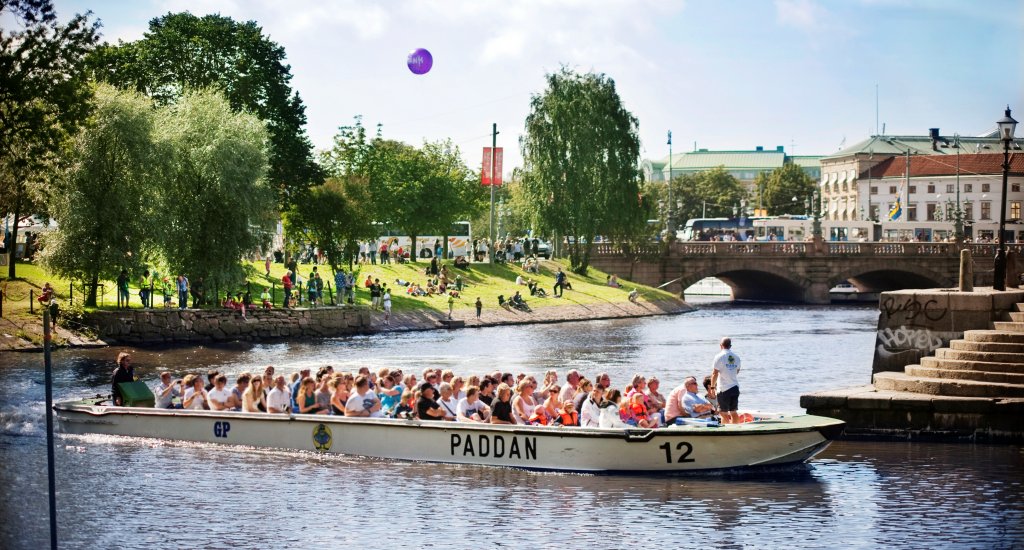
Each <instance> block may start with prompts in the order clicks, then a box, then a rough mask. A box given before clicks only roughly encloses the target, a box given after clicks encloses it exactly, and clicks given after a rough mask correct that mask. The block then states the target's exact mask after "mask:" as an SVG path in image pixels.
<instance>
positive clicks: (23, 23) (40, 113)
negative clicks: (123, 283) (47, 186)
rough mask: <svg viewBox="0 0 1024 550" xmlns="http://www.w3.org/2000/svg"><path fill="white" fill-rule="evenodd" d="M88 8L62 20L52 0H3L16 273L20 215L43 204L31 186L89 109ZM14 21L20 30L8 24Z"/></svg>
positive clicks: (3, 96) (2, 133)
mask: <svg viewBox="0 0 1024 550" xmlns="http://www.w3.org/2000/svg"><path fill="white" fill-rule="evenodd" d="M89 15H90V14H89V13H87V14H85V15H76V16H74V17H72V18H71V20H70V21H69V22H68V23H67V24H64V25H62V24H60V23H58V22H57V14H56V13H55V12H54V10H53V4H52V3H51V2H50V1H49V0H7V1H3V2H0V18H2V19H3V20H4V25H3V26H2V27H0V213H3V214H4V215H7V214H13V215H14V224H13V227H12V229H11V234H10V236H9V237H8V238H9V243H10V248H9V253H10V259H9V264H8V266H9V267H8V276H9V277H11V278H14V277H15V274H16V273H15V250H16V249H17V246H15V243H16V242H17V238H18V224H19V221H20V218H21V216H22V215H24V214H26V213H34V212H35V211H36V210H38V209H40V206H45V205H38V204H36V202H35V201H34V196H33V194H32V193H31V192H30V190H31V187H30V186H31V185H32V184H33V183H39V182H41V181H42V180H45V178H46V176H47V172H48V170H49V168H50V167H51V166H52V165H53V163H54V161H55V159H56V157H57V156H58V154H59V152H60V151H61V149H62V148H63V147H65V146H66V143H67V141H68V140H69V139H70V136H72V135H74V134H75V131H76V130H77V128H78V126H79V125H80V124H82V122H83V121H84V120H85V119H86V118H87V117H88V115H89V112H90V108H91V103H90V99H91V94H92V88H91V87H90V86H88V85H87V82H86V71H85V55H86V53H87V52H88V51H89V50H90V48H92V47H93V46H94V45H95V43H96V41H97V40H98V37H97V29H98V26H99V25H98V24H97V23H89V21H88V17H89ZM11 22H13V23H14V24H13V25H12V24H10V23H11ZM15 26H20V27H21V30H15V31H10V30H9V29H11V28H13V27H15Z"/></svg>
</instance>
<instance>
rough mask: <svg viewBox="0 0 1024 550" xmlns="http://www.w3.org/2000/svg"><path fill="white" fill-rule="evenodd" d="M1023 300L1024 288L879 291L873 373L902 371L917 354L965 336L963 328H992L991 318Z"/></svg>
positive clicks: (1002, 315) (1003, 317)
mask: <svg viewBox="0 0 1024 550" xmlns="http://www.w3.org/2000/svg"><path fill="white" fill-rule="evenodd" d="M1018 302H1024V291H1020V290H1008V291H1005V292H1000V291H993V290H992V289H991V288H987V289H986V288H979V289H976V290H975V291H974V292H957V291H956V290H948V289H921V290H898V291H894V292H883V293H882V296H881V298H880V299H879V301H878V309H879V315H878V331H877V333H876V336H875V354H874V361H873V362H872V365H871V372H872V374H875V373H878V372H885V371H895V372H902V371H903V367H905V366H907V365H913V364H917V363H920V361H921V358H922V357H925V356H928V355H932V354H933V353H934V352H935V350H937V349H939V348H944V347H948V346H949V342H950V340H957V339H960V338H963V335H964V331H966V330H977V329H990V328H992V322H994V321H1005V320H1009V317H1008V313H1009V312H1010V311H1011V310H1012V308H1013V307H1014V304H1016V303H1018Z"/></svg>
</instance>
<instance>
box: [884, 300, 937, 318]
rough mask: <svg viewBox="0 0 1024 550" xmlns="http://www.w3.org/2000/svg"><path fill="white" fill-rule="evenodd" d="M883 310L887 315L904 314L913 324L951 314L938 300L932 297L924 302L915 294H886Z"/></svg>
mask: <svg viewBox="0 0 1024 550" xmlns="http://www.w3.org/2000/svg"><path fill="white" fill-rule="evenodd" d="M881 305H882V312H883V313H884V314H885V315H886V317H892V316H893V315H897V314H902V315H904V316H905V318H906V321H907V322H908V323H911V324H916V323H922V322H935V321H941V320H942V319H944V318H945V317H946V315H948V314H949V310H948V309H946V308H944V307H942V306H940V305H939V302H938V300H935V299H931V300H928V301H926V302H924V303H921V302H919V301H918V300H917V298H916V297H915V296H910V297H907V298H899V297H896V296H886V297H885V298H883V299H882V304H881Z"/></svg>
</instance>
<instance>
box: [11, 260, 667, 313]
mask: <svg viewBox="0 0 1024 550" xmlns="http://www.w3.org/2000/svg"><path fill="white" fill-rule="evenodd" d="M250 265H251V267H252V273H253V275H252V276H251V277H250V278H249V282H250V284H251V289H252V294H253V299H254V300H255V299H258V298H259V295H260V293H261V292H262V291H263V289H264V288H275V287H276V292H275V303H277V304H278V305H280V303H281V301H282V298H283V292H282V291H281V276H282V275H284V272H285V268H284V266H283V265H281V264H271V273H270V277H266V276H265V272H264V265H263V262H252V263H251V264H250ZM428 265H429V264H428V263H427V262H418V263H414V264H402V265H398V264H390V265H380V264H377V265H362V266H358V265H357V266H356V280H357V282H358V283H359V288H358V289H357V291H356V303H357V304H360V305H367V304H369V301H370V298H369V292H367V291H366V289H365V288H363V287H362V282H363V281H364V280H365V279H366V277H367V275H369V276H371V277H374V278H379V279H380V280H381V282H382V283H387V284H388V286H389V287H391V288H392V301H393V308H394V310H395V311H396V312H397V311H403V310H406V311H408V310H435V311H447V309H448V301H447V298H444V297H440V296H431V297H420V298H416V297H411V296H408V295H406V294H405V288H404V287H398V286H397V285H396V284H395V279H403V280H405V281H410V282H415V283H419V284H421V285H424V284H425V283H426V280H427V276H426V275H425V274H424V270H425V269H426V267H427V266H428ZM558 267H561V268H562V269H563V270H564V271H566V273H567V274H568V276H569V282H570V283H572V285H573V290H570V291H566V292H565V295H564V298H550V297H549V298H531V297H530V296H529V289H527V288H526V287H525V286H520V287H516V285H515V279H516V276H517V275H519V274H523V276H524V278H525V277H532V278H534V280H536V281H538V283H540V285H541V287H542V288H544V289H545V291H547V292H548V293H549V294H550V293H551V292H552V285H554V273H555V271H556V270H557V268H558ZM312 268H313V266H312V265H308V264H303V265H300V266H299V274H300V275H301V277H302V279H303V280H306V279H308V277H309V273H310V272H311V271H312ZM449 269H450V270H451V272H452V273H455V274H461V275H462V278H463V280H464V281H465V282H466V284H467V287H466V289H465V290H464V292H463V293H462V296H461V297H460V298H459V299H457V300H456V303H455V307H456V309H472V308H473V303H474V302H475V301H476V298H477V297H478V296H479V297H480V298H481V299H482V300H483V303H484V307H486V308H492V307H496V306H497V304H498V295H499V294H504V295H505V296H506V297H509V296H511V295H512V294H514V293H515V291H516V290H517V288H518V289H519V290H520V291H521V292H522V293H523V295H524V296H525V297H526V300H527V302H528V303H529V304H530V307H533V308H537V307H549V306H556V305H573V304H595V303H608V302H623V301H625V300H626V299H627V294H628V293H629V290H630V289H632V288H634V287H636V288H637V289H638V290H639V291H640V294H641V296H643V298H645V299H647V300H662V299H669V298H672V297H673V295H672V294H671V293H668V292H664V291H661V290H656V289H654V288H651V287H646V286H642V285H634V284H632V283H628V282H626V281H621V280H620V282H621V283H622V287H621V288H611V287H609V286H607V285H606V284H605V280H606V278H605V274H604V273H602V272H600V271H597V270H595V269H593V268H591V269H590V272H589V274H588V275H587V276H586V277H581V276H579V275H576V274H574V273H571V272H569V270H568V262H567V261H564V260H551V261H544V262H542V264H541V272H540V274H525V273H524V272H523V270H522V269H519V268H518V267H513V266H512V265H511V264H506V265H494V266H491V265H488V264H472V266H471V269H470V270H468V271H464V270H458V269H453V268H451V266H449ZM318 271H319V272H320V274H321V275H320V276H321V277H322V278H323V279H324V282H325V288H324V300H325V302H328V301H329V298H328V292H327V287H326V284H327V283H330V286H331V290H333V286H334V275H333V273H332V272H331V269H330V267H329V266H318ZM5 272H6V270H5ZM17 273H18V279H15V280H12V281H8V280H7V279H6V277H0V286H2V287H4V288H6V292H7V298H6V299H5V300H4V316H5V317H8V318H11V317H15V316H17V315H19V314H24V315H27V314H28V293H29V290H30V289H35V291H36V293H37V294H38V291H39V289H40V288H41V287H42V285H43V283H44V282H46V281H50V282H51V284H53V285H54V288H55V289H56V291H57V296H58V298H59V299H60V300H61V301H62V302H63V301H66V300H67V298H68V292H69V283H70V281H67V280H64V279H60V278H58V277H55V276H53V275H52V274H50V273H47V272H46V271H44V270H43V269H42V268H41V267H39V266H37V265H33V264H18V268H17ZM453 277H454V275H453ZM103 284H104V285H105V289H106V296H105V299H104V300H103V305H102V307H101V308H100V309H113V307H114V304H115V303H116V294H115V287H114V283H113V281H104V282H103ZM131 288H132V291H131V299H132V307H141V306H142V303H141V302H140V301H139V295H138V289H137V286H136V285H135V282H134V281H133V284H132V287H131ZM217 290H218V294H220V296H222V297H223V295H224V292H225V290H226V289H223V288H220V289H217ZM231 290H232V291H239V290H244V287H239V288H232V289H231ZM212 291H213V289H212V288H207V293H212ZM74 292H75V301H76V302H78V301H79V300H80V299H82V297H83V296H82V294H81V287H80V286H79V285H78V284H77V283H76V285H75V290H74ZM154 304H155V305H156V306H157V307H158V308H159V307H161V306H162V304H163V299H162V297H161V296H160V295H159V293H158V295H157V297H156V299H155V300H154ZM35 311H36V315H39V308H38V307H36V308H35Z"/></svg>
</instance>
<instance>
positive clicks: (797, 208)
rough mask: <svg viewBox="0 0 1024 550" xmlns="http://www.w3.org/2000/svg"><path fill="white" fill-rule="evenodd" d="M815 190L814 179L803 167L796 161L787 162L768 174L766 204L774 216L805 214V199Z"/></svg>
mask: <svg viewBox="0 0 1024 550" xmlns="http://www.w3.org/2000/svg"><path fill="white" fill-rule="evenodd" d="M814 190H815V184H814V180H813V179H811V177H810V176H808V175H807V173H806V172H804V170H803V168H801V167H800V166H799V165H797V164H794V163H786V164H783V165H782V166H781V167H779V168H776V169H775V170H773V171H772V173H771V174H769V175H768V177H767V181H766V182H765V186H764V204H765V207H766V208H767V209H768V213H769V214H771V215H773V216H777V215H780V214H804V213H806V208H805V206H804V201H805V200H807V199H808V197H810V196H811V194H812V193H814ZM794 198H796V200H793V199H794Z"/></svg>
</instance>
